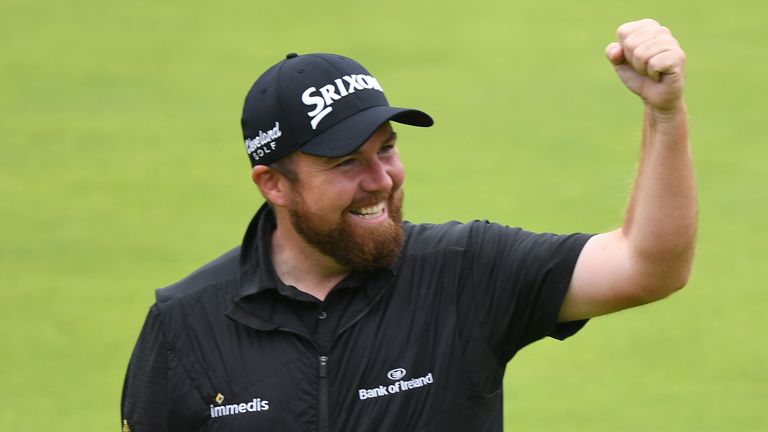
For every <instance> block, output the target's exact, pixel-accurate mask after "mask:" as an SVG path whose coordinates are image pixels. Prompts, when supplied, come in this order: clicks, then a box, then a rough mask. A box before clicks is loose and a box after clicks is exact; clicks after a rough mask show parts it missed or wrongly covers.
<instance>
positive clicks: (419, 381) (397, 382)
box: [357, 368, 435, 400]
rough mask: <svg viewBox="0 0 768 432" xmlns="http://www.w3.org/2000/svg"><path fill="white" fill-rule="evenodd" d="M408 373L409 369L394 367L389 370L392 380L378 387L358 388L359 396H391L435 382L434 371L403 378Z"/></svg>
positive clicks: (366, 397)
mask: <svg viewBox="0 0 768 432" xmlns="http://www.w3.org/2000/svg"><path fill="white" fill-rule="evenodd" d="M407 374H408V371H406V370H405V369H403V368H396V369H392V370H391V371H389V372H387V378H389V379H390V381H391V382H389V383H385V384H382V385H379V386H377V387H371V388H361V389H357V397H358V399H360V400H364V399H375V398H378V397H382V396H391V395H396V394H400V393H404V392H408V391H413V390H415V389H419V388H422V387H427V386H430V385H432V383H433V382H435V379H434V377H433V376H432V372H429V373H427V374H426V375H424V376H422V377H417V378H411V379H403V378H405V376H406V375H407Z"/></svg>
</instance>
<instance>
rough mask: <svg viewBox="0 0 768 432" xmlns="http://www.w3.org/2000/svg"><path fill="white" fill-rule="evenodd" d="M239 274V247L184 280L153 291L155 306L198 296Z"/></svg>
mask: <svg viewBox="0 0 768 432" xmlns="http://www.w3.org/2000/svg"><path fill="white" fill-rule="evenodd" d="M239 273H240V246H237V247H235V248H233V249H231V250H229V251H227V252H226V253H224V254H223V255H221V256H219V257H218V258H216V259H214V260H212V261H210V262H208V263H207V264H205V265H203V266H201V267H200V268H198V269H197V270H195V271H194V272H192V273H190V274H189V275H188V276H187V277H185V278H184V279H182V280H180V281H178V282H176V283H174V284H172V285H169V286H167V287H165V288H160V289H158V290H157V291H155V295H156V297H157V304H158V305H163V304H167V303H171V302H173V301H176V300H180V299H184V298H189V297H192V296H197V295H200V294H201V292H200V291H202V290H203V289H205V288H209V287H212V286H216V285H219V284H220V283H221V282H224V281H227V280H231V279H234V278H237V277H238V276H239Z"/></svg>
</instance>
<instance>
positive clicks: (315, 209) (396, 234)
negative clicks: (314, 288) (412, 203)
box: [286, 123, 405, 270]
mask: <svg viewBox="0 0 768 432" xmlns="http://www.w3.org/2000/svg"><path fill="white" fill-rule="evenodd" d="M395 141H396V135H395V133H394V132H393V131H392V128H391V127H390V126H389V124H388V123H387V124H385V125H383V126H382V127H381V128H379V129H378V130H377V131H376V133H374V135H373V136H372V137H371V138H370V139H369V140H368V141H366V142H365V143H364V144H363V145H362V146H361V147H360V148H359V149H358V150H357V151H356V152H354V153H352V154H350V155H348V156H344V157H340V158H320V157H315V156H309V155H305V154H301V153H299V154H296V155H294V156H293V159H292V160H291V163H292V168H293V169H294V170H295V171H296V173H297V174H298V180H296V181H295V182H293V183H291V185H290V190H289V194H290V198H289V204H288V205H287V206H286V211H287V213H288V215H289V218H290V221H291V225H292V227H293V229H294V230H295V231H296V232H297V233H298V234H299V235H300V236H301V237H302V238H303V239H304V241H306V242H307V243H308V244H310V245H311V246H313V247H314V248H316V249H317V250H318V251H320V252H321V253H323V254H324V255H327V256H329V257H331V258H333V259H334V260H335V261H336V262H337V263H338V264H340V265H342V266H344V267H347V268H349V269H357V270H365V269H372V268H377V267H386V266H389V265H390V264H392V263H393V262H394V260H395V258H396V257H397V254H398V252H399V251H400V247H401V245H402V241H403V229H402V226H401V221H402V210H401V209H402V203H403V189H402V184H403V179H404V176H405V172H404V170H403V166H402V164H401V162H400V158H399V156H398V154H397V150H396V148H395Z"/></svg>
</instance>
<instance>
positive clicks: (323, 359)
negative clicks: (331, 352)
mask: <svg viewBox="0 0 768 432" xmlns="http://www.w3.org/2000/svg"><path fill="white" fill-rule="evenodd" d="M319 360H320V370H319V371H318V376H319V378H320V397H319V400H318V405H319V418H318V423H319V425H318V431H319V432H327V431H328V379H327V378H326V366H327V365H328V356H325V355H321V356H320V357H319Z"/></svg>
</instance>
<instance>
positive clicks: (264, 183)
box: [251, 165, 288, 207]
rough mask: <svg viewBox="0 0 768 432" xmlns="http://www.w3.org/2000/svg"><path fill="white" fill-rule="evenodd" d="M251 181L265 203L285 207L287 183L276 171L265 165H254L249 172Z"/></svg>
mask: <svg viewBox="0 0 768 432" xmlns="http://www.w3.org/2000/svg"><path fill="white" fill-rule="evenodd" d="M251 179H252V180H253V183H254V184H255V185H256V186H257V187H258V188H259V190H260V191H261V194H262V195H264V198H266V199H267V201H269V202H270V203H272V204H273V205H276V206H280V207H283V206H285V205H286V203H287V202H288V197H287V195H286V193H287V187H288V181H287V180H286V179H285V178H284V177H283V176H281V175H280V174H279V173H278V172H277V171H275V170H273V169H271V168H269V167H268V166H266V165H256V166H254V167H253V170H252V171H251Z"/></svg>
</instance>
